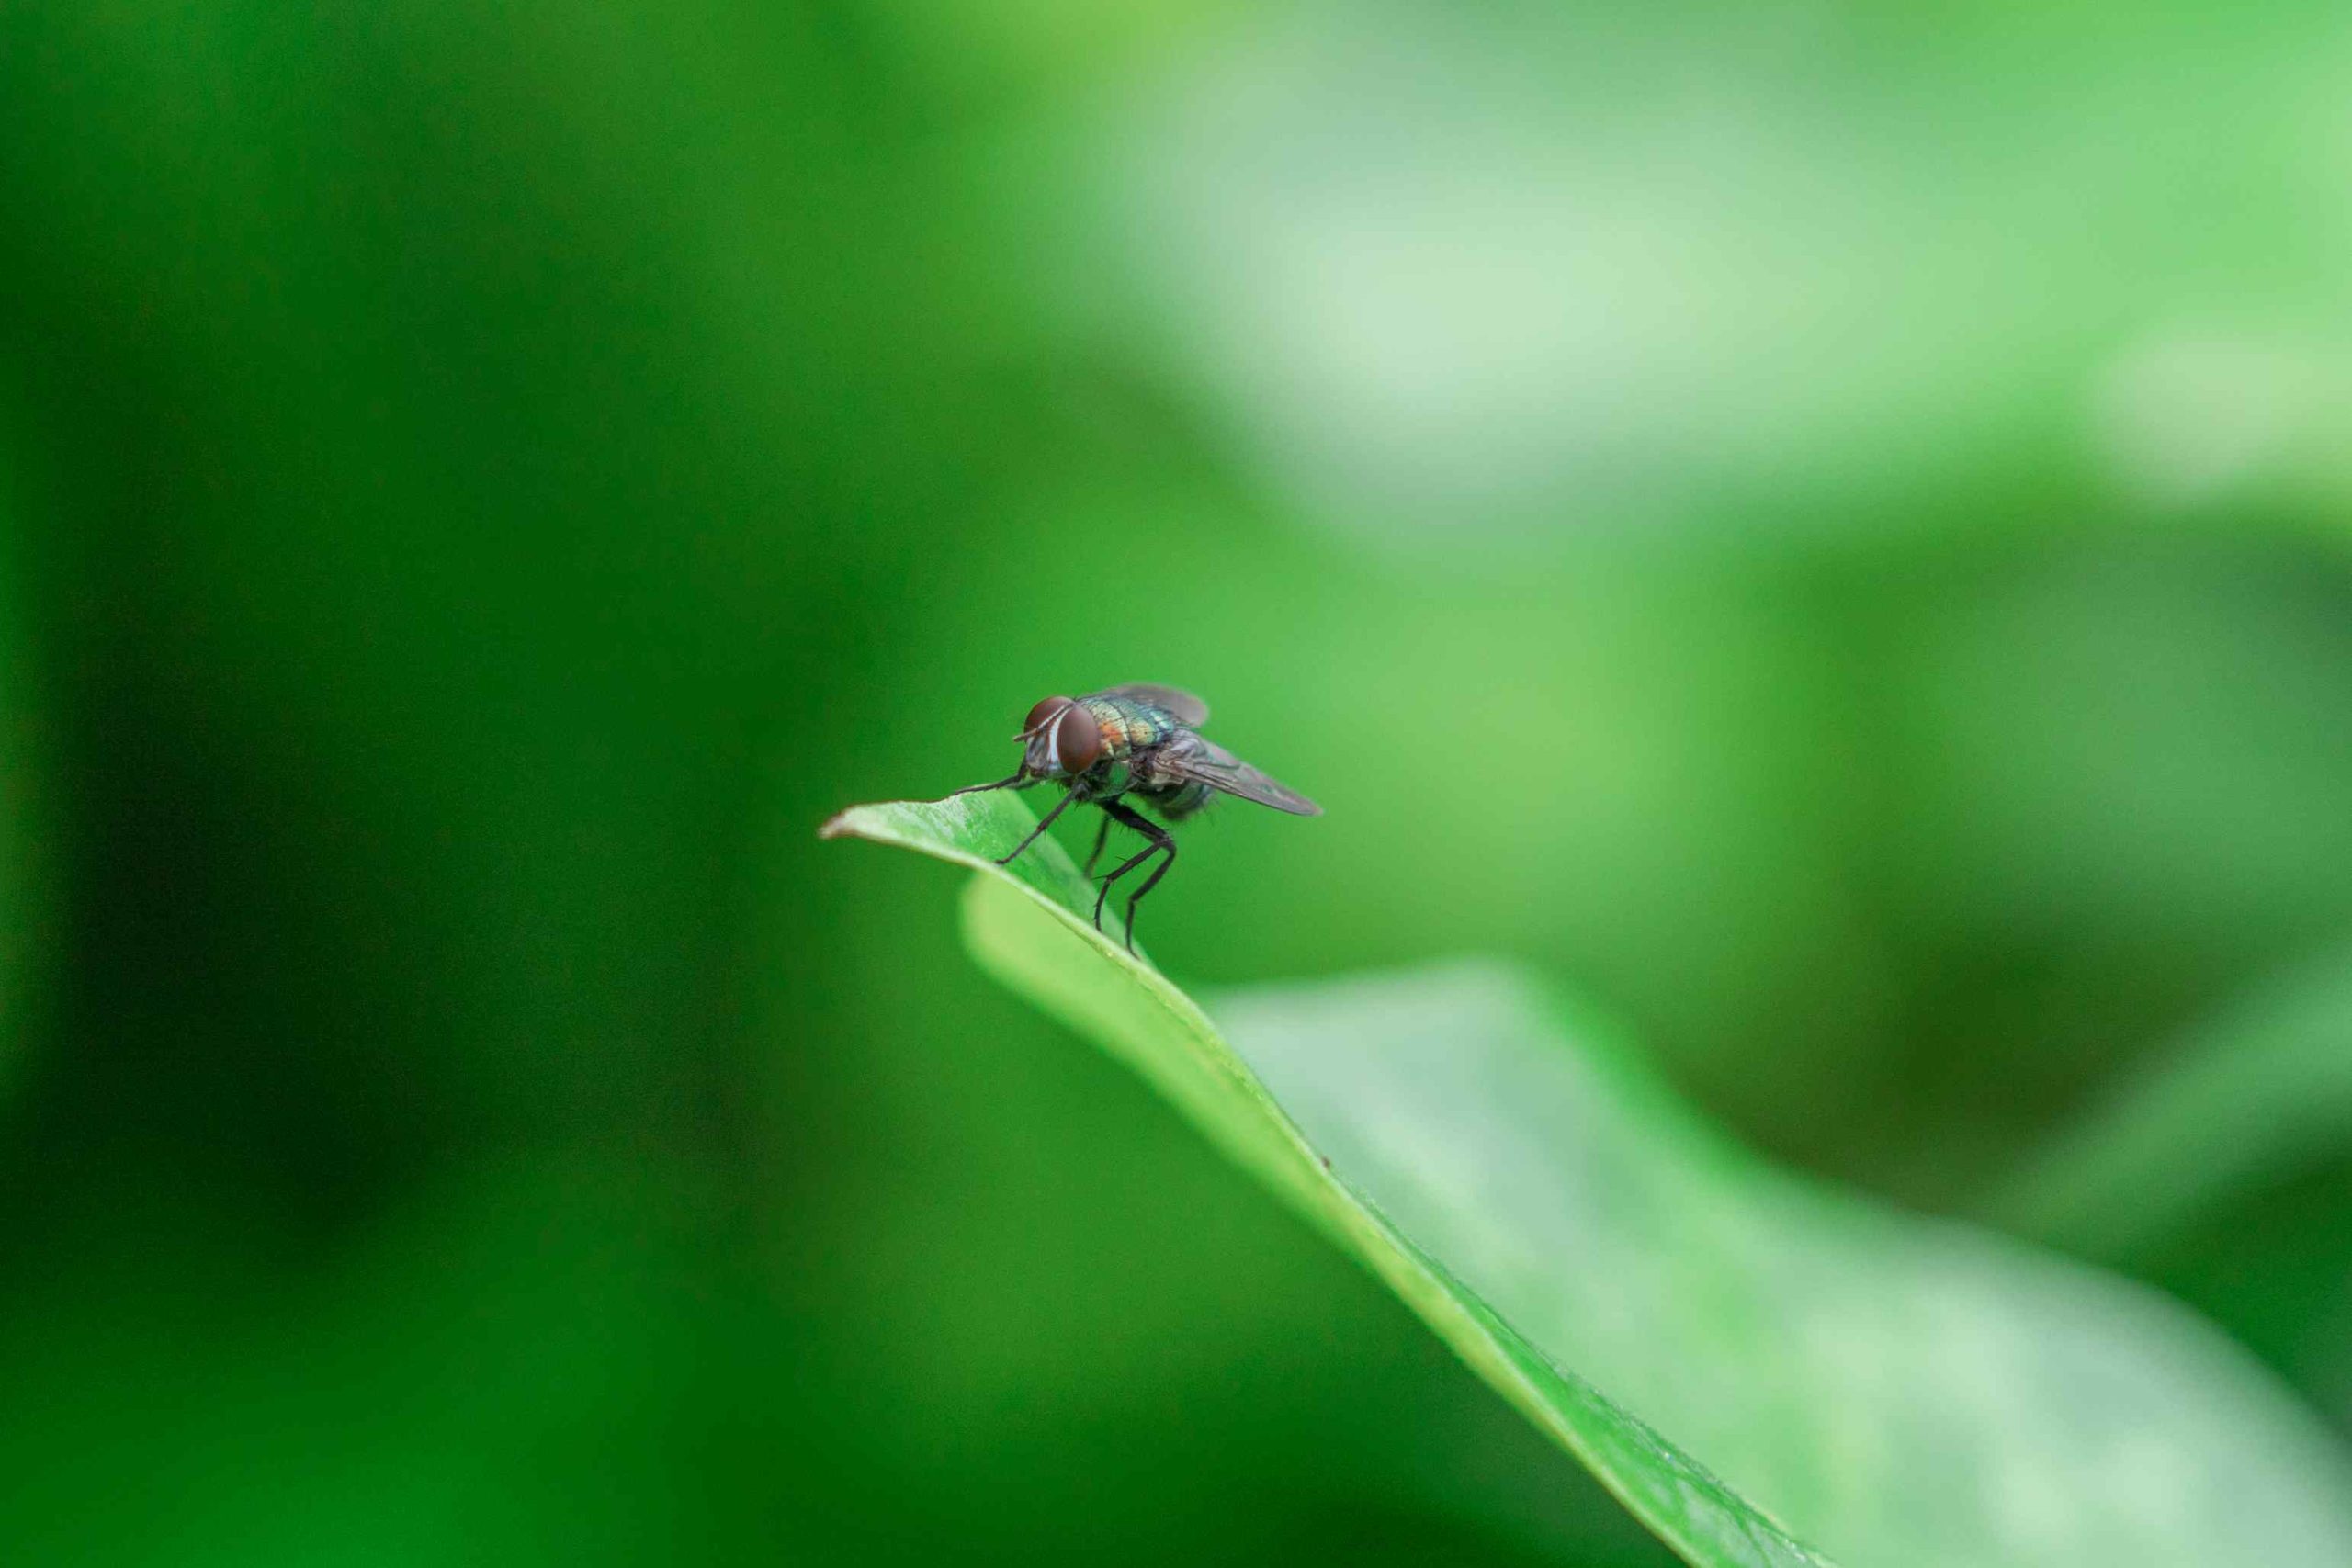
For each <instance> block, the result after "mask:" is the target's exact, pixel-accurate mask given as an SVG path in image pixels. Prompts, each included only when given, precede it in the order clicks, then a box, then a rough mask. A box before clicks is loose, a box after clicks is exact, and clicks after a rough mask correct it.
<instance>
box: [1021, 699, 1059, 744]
mask: <svg viewBox="0 0 2352 1568" xmlns="http://www.w3.org/2000/svg"><path fill="white" fill-rule="evenodd" d="M1069 705H1070V700H1069V698H1068V697H1047V698H1046V700H1045V701H1044V702H1042V703H1039V704H1038V705H1036V706H1035V707H1034V708H1031V709H1030V710H1029V716H1028V717H1027V718H1025V719H1023V721H1022V723H1021V733H1022V734H1023V735H1035V734H1036V733H1037V731H1039V730H1041V729H1043V728H1046V721H1047V720H1048V719H1051V718H1052V717H1053V716H1055V715H1057V714H1058V713H1060V712H1061V711H1062V709H1064V708H1066V707H1069Z"/></svg>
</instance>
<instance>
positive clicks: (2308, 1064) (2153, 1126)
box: [1986, 953, 2352, 1260]
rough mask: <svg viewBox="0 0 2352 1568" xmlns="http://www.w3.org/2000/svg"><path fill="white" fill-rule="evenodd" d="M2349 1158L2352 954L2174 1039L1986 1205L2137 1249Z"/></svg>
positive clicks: (2059, 1239)
mask: <svg viewBox="0 0 2352 1568" xmlns="http://www.w3.org/2000/svg"><path fill="white" fill-rule="evenodd" d="M2347 1154H2352V953H2334V954H2332V955H2330V956H2329V957H2327V958H2326V959H2324V960H2322V961H2320V962H2317V963H2314V964H2310V965H2308V966H2306V967H2304V968H2303V969H2301V970H2300V971H2298V972H2297V973H2296V974H2294V975H2292V976H2288V977H2286V978H2285V979H2282V980H2281V981H2279V982H2278V984H2276V985H2273V986H2270V987H2266V988H2265V989H2263V990H2262V991H2260V992H2259V993H2258V994H2256V995H2255V996H2253V997H2251V998H2247V999H2246V1000H2245V1002H2243V1003H2242V1004H2240V1005H2239V1006H2237V1007H2235V1008H2233V1009H2231V1010H2228V1011H2227V1012H2225V1013H2223V1014H2222V1015H2221V1016H2219V1017H2217V1018H2215V1019H2213V1020H2212V1021H2211V1022H2210V1023H2208V1024H2206V1025H2205V1026H2204V1027H2203V1028H2201V1029H2199V1030H2197V1031H2196V1032H2194V1033H2192V1034H2191V1035H2190V1036H2189V1037H2188V1039H2186V1040H2184V1041H2182V1042H2181V1043H2179V1045H2178V1046H2177V1048H2176V1049H2175V1050H2174V1051H2173V1052H2172V1053H2171V1054H2170V1055H2169V1056H2167V1057H2166V1058H2165V1059H2164V1060H2162V1061H2161V1062H2158V1063H2156V1064H2154V1067H2153V1070H2151V1071H2150V1072H2148V1073H2147V1074H2145V1075H2144V1076H2143V1077H2140V1078H2138V1079H2137V1080H2136V1081H2134V1082H2132V1083H2131V1084H2130V1085H2128V1086H2127V1087H2125V1088H2124V1089H2122V1090H2121V1092H2120V1093H2119V1094H2117V1095H2116V1096H2115V1097H2114V1098H2113V1099H2112V1100H2109V1102H2108V1103H2107V1104H2105V1105H2104V1106H2102V1107H2100V1108H2099V1109H2098V1110H2097V1111H2093V1112H2092V1113H2091V1114H2090V1115H2088V1116H2087V1117H2086V1118H2084V1119H2083V1120H2082V1121H2081V1122H2079V1123H2077V1124H2076V1125H2075V1126H2074V1127H2073V1128H2071V1129H2070V1130H2069V1131H2068V1132H2067V1133H2066V1134H2064V1136H2062V1137H2061V1138H2060V1139H2059V1140H2058V1141H2057V1142H2056V1143H2054V1144H2052V1145H2051V1146H2050V1148H2049V1149H2048V1150H2047V1151H2045V1152H2044V1154H2043V1155H2042V1156H2041V1158H2040V1159H2038V1160H2036V1161H2035V1162H2034V1163H2032V1164H2031V1165H2030V1166H2028V1167H2027V1168H2024V1169H2022V1170H2020V1171H2019V1172H2018V1174H2017V1175H2016V1176H2015V1177H2014V1178H2013V1179H2011V1180H2009V1181H2008V1182H2007V1183H2006V1184H2005V1185H2004V1186H2003V1187H2002V1189H2001V1190H1999V1191H1998V1192H1996V1194H1995V1195H1994V1196H1993V1197H1992V1199H1991V1200H1990V1201H1988V1204H1987V1205H1986V1207H1987V1210H1988V1212H1989V1213H1991V1214H1992V1215H1993V1216H1994V1217H1996V1218H1997V1219H1999V1220H2000V1221H2001V1222H2002V1223H2004V1224H2007V1225H2008V1226H2010V1227H2011V1228H2013V1229H2017V1230H2019V1231H2023V1232H2025V1233H2026V1234H2028V1235H2034V1236H2038V1237H2040V1238H2041V1239H2043V1240H2046V1241H2050V1242H2052V1243H2055V1244H2056V1245H2058V1246H2061V1247H2066V1248H2068V1249H2069V1250H2071V1251H2075V1252H2079V1253H2083V1254H2085V1255H2086V1256H2089V1257H2094V1258H2106V1259H2113V1260H2127V1259H2134V1258H2142V1257H2144V1256H2146V1255H2147V1254H2148V1253H2149V1251H2150V1250H2151V1249H2153V1248H2157V1247H2162V1246H2163V1245H2164V1244H2165V1242H2166V1241H2168V1240H2169V1239H2170V1238H2172V1237H2174V1236H2176V1235H2179V1234H2181V1233H2182V1232H2184V1231H2186V1230H2188V1229H2190V1228H2192V1227H2194V1226H2196V1225H2198V1224H2199V1223H2200V1222H2202V1221H2204V1220H2206V1219H2208V1218H2209V1217H2211V1215H2212V1214H2214V1213H2216V1212H2217V1211H2218V1210H2220V1209H2222V1207H2224V1206H2225V1205H2227V1204H2228V1203H2229V1202H2231V1201H2233V1200H2234V1199H2237V1198H2240V1197H2243V1196H2245V1195H2246V1194H2248V1193H2249V1192H2252V1191H2254V1190H2258V1189H2260V1188H2262V1187H2264V1186H2265V1185H2267V1184H2270V1183H2274V1182H2278V1181H2281V1180H2285V1179H2290V1178H2292V1177H2294V1176H2297V1175H2299V1174H2301V1173H2303V1172H2305V1171H2306V1170H2308V1169H2309V1168H2312V1167H2315V1166H2318V1165H2322V1164H2324V1163H2326V1162H2329V1161H2332V1160H2341V1159H2343V1158H2344V1157H2345V1156H2346V1155H2347Z"/></svg>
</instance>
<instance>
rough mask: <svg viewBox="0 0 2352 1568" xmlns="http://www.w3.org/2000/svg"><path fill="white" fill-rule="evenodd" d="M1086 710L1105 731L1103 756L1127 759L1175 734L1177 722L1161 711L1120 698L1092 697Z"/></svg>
mask: <svg viewBox="0 0 2352 1568" xmlns="http://www.w3.org/2000/svg"><path fill="white" fill-rule="evenodd" d="M1085 706H1086V709H1087V711H1088V712H1089V713H1091V714H1092V715H1093V716H1094V721H1095V723H1096V724H1098V725H1100V726H1101V727H1102V730H1103V756H1104V757H1106V758H1111V757H1125V756H1128V755H1130V754H1132V753H1134V752H1136V751H1138V750H1142V749H1143V748H1145V747H1147V746H1156V745H1158V744H1159V742H1161V741H1162V740H1165V739H1168V737H1169V736H1170V734H1172V733H1174V731H1175V728H1176V724H1175V721H1174V720H1173V719H1171V718H1170V717H1169V716H1167V715H1165V714H1163V713H1161V712H1159V709H1157V708H1152V707H1148V706H1146V705H1143V704H1141V703H1135V702H1128V701H1126V700H1125V699H1124V698H1120V697H1088V698H1086V699H1085Z"/></svg>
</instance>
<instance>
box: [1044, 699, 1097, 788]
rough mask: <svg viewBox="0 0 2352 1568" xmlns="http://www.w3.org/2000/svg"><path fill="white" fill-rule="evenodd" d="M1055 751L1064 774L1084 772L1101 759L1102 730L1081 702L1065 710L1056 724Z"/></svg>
mask: <svg viewBox="0 0 2352 1568" xmlns="http://www.w3.org/2000/svg"><path fill="white" fill-rule="evenodd" d="M1054 751H1055V754H1056V755H1057V756H1058V757H1059V758H1060V759H1061V764H1062V767H1063V769H1064V771H1066V772H1069V773H1084V772H1086V770H1087V769H1089V768H1091V767H1092V766H1093V765H1094V764H1095V763H1096V762H1098V761H1101V760H1102V757H1103V727H1102V726H1101V725H1099V724H1097V723H1095V722H1094V716H1093V715H1092V714H1091V713H1089V712H1087V711H1086V708H1085V707H1084V706H1083V705H1080V704H1078V703H1072V704H1070V705H1069V707H1067V708H1065V709H1063V710H1062V716H1061V717H1059V718H1057V719H1056V720H1055V721H1054Z"/></svg>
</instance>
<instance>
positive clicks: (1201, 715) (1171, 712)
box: [1095, 681, 1209, 724]
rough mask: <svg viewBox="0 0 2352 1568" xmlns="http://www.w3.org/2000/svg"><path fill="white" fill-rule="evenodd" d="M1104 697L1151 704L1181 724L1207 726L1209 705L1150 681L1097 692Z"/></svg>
mask: <svg viewBox="0 0 2352 1568" xmlns="http://www.w3.org/2000/svg"><path fill="white" fill-rule="evenodd" d="M1095 695H1097V696H1102V697H1125V698H1126V699H1127V700H1128V701H1129V702H1135V703H1149V704H1150V705H1152V706H1153V707H1156V708H1159V710H1160V711H1162V712H1163V713H1166V714H1167V715H1168V716H1170V717H1171V718H1173V719H1175V721H1176V722H1177V723H1179V724H1206V723H1207V722H1208V721H1209V705H1208V704H1206V703H1204V702H1203V701H1201V699H1200V698H1198V697H1196V696H1194V695H1193V694H1192V693H1190V692H1180V691H1178V690H1177V689H1176V688H1175V687H1173V686H1155V685H1153V684H1152V683H1151V682H1148V681H1130V682H1127V683H1126V684H1125V685H1124V686H1114V687H1112V688H1111V689H1110V690H1109V691H1107V692H1097V693H1096V694H1095Z"/></svg>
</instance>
